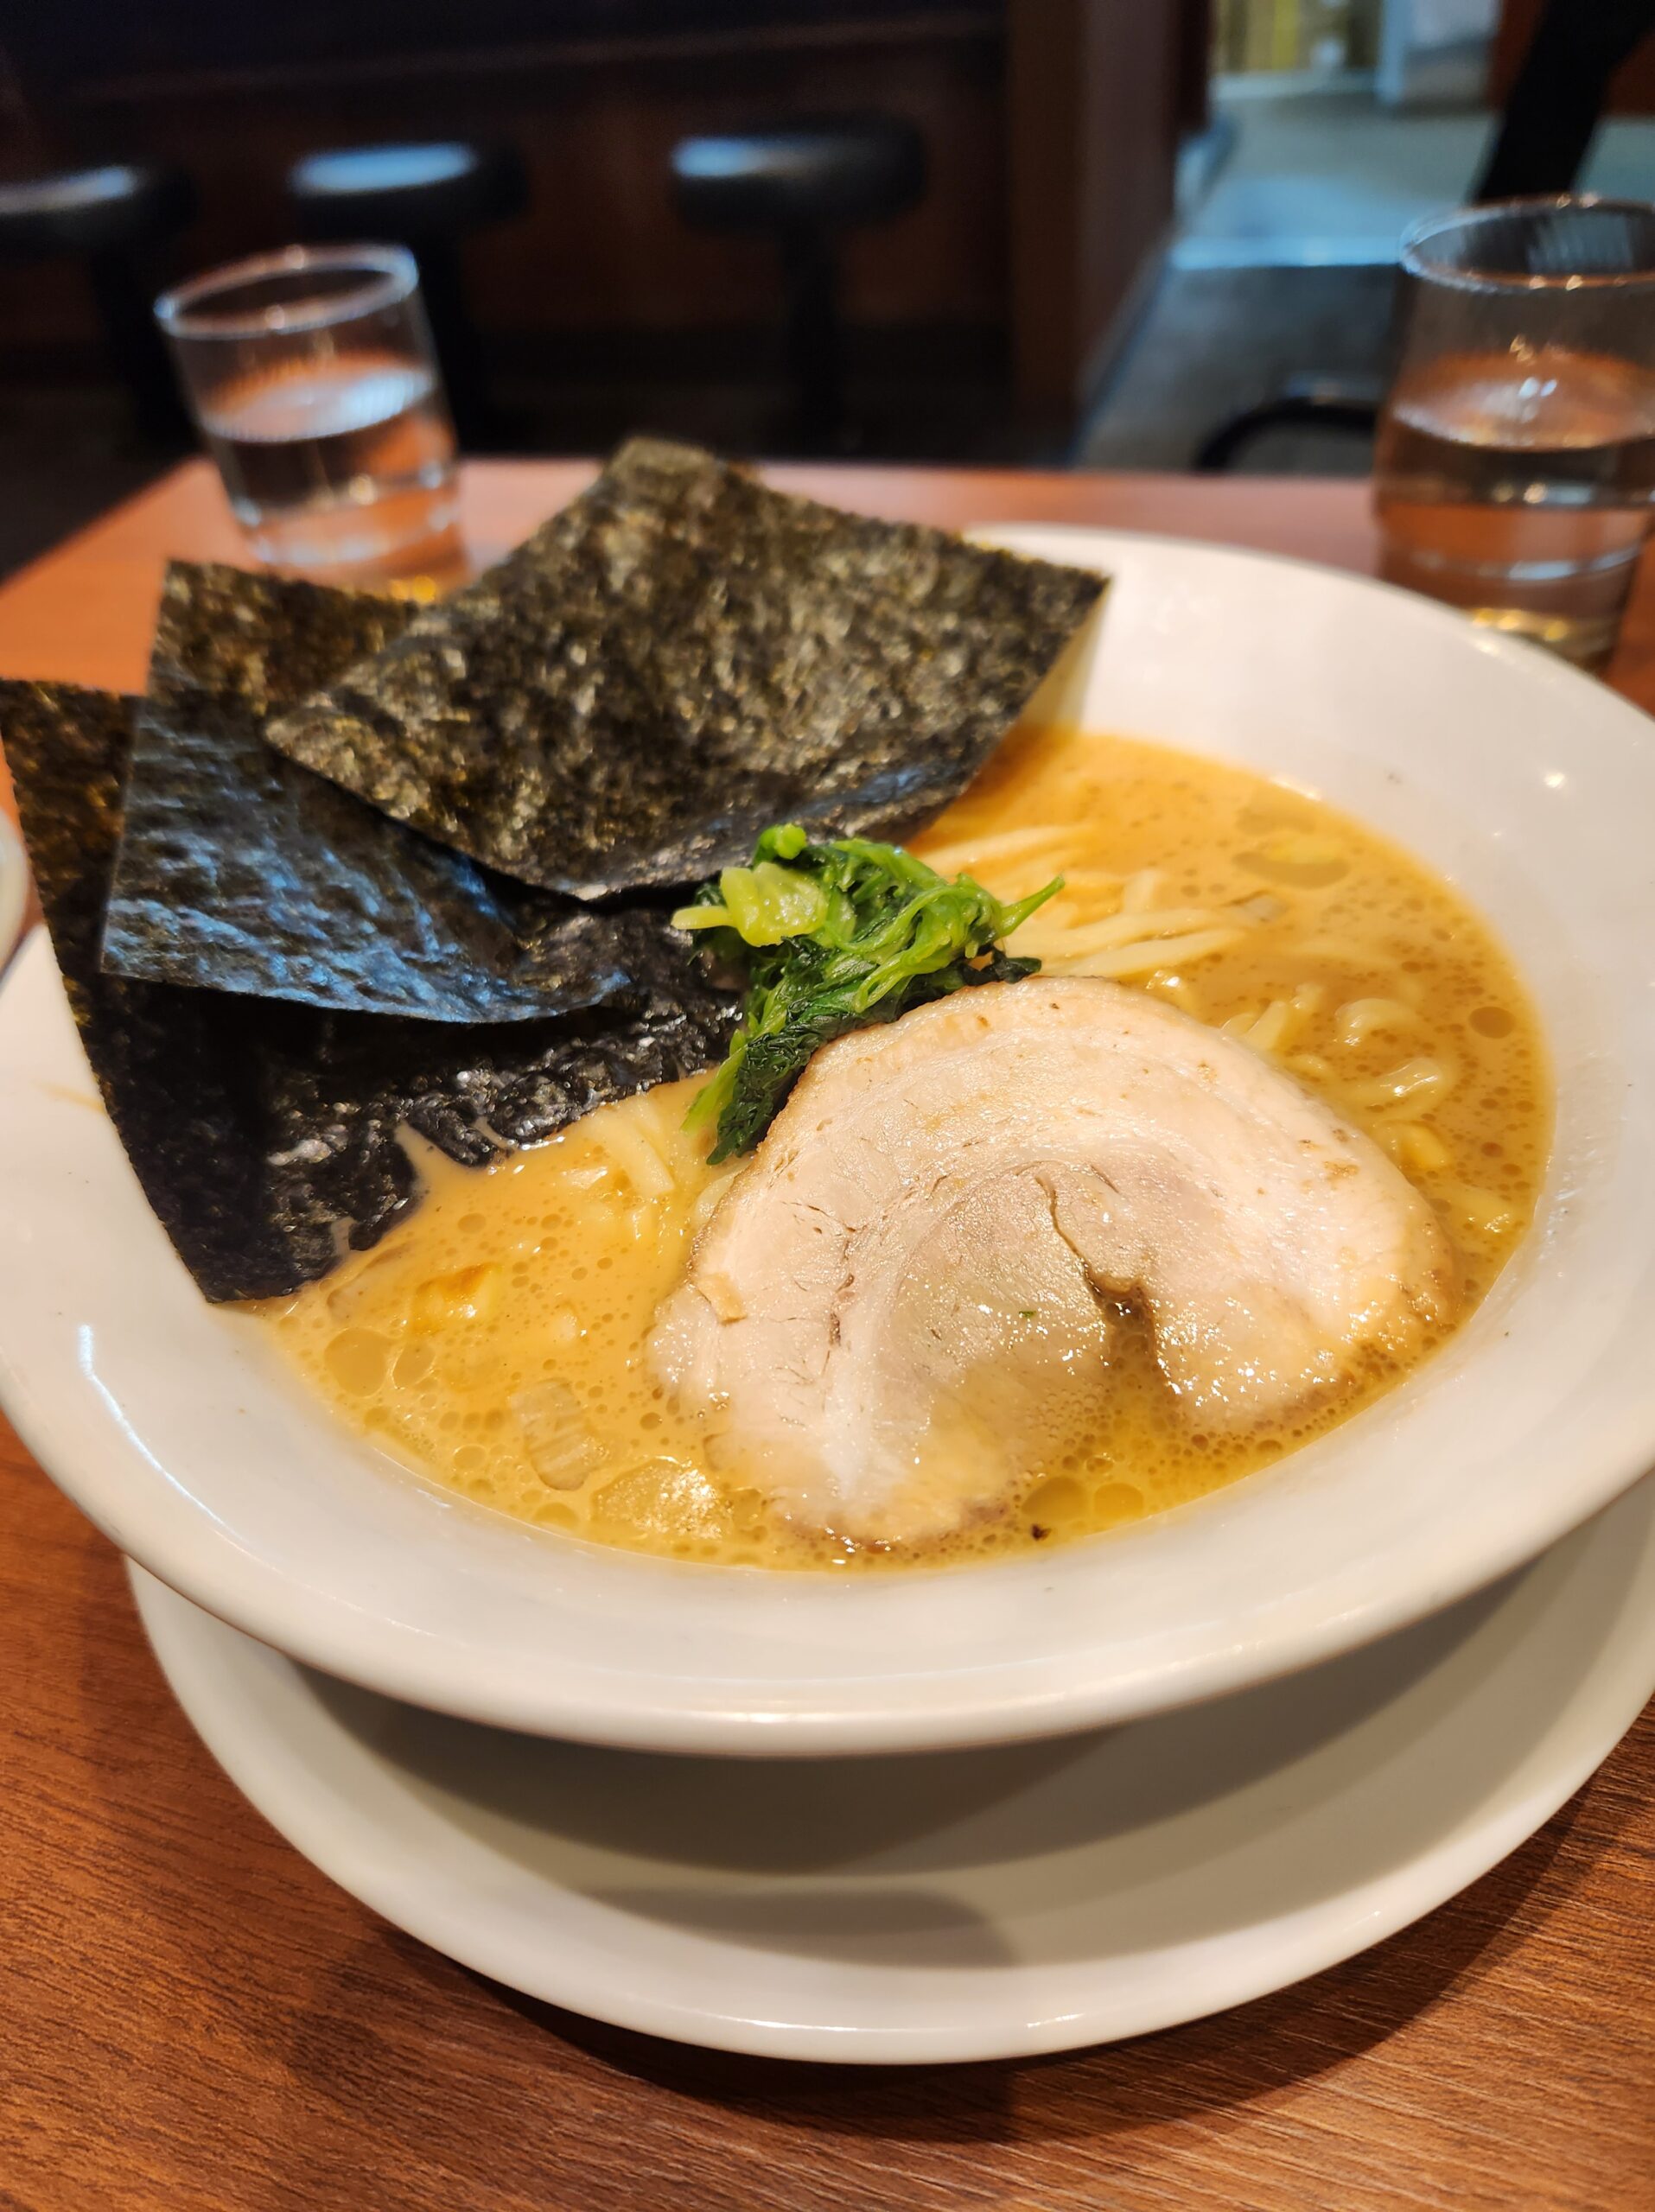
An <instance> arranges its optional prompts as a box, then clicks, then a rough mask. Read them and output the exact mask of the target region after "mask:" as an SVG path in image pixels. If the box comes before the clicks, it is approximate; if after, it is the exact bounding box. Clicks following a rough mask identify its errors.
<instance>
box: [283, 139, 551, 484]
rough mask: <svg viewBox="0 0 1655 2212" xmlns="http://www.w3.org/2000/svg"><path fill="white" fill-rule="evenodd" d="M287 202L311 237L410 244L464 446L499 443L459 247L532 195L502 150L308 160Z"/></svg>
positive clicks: (417, 149)
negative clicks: (468, 233)
mask: <svg viewBox="0 0 1655 2212" xmlns="http://www.w3.org/2000/svg"><path fill="white" fill-rule="evenodd" d="M287 189H288V197H289V199H290V200H291V201H292V203H293V206H294V209H295V211H296V214H297V217H298V221H299V226H300V228H301V231H302V233H303V235H304V236H305V237H306V238H310V239H314V240H324V239H334V240H341V239H343V240H349V241H351V242H353V243H357V244H360V243H362V242H364V241H368V240H372V241H373V242H374V243H376V244H377V243H379V242H382V241H388V242H390V243H391V244H392V245H405V246H407V247H409V249H410V250H411V251H412V253H413V256H414V258H415V259H416V261H417V262H418V264H419V281H420V289H421V291H422V292H423V295H424V299H425V312H426V315H427V316H428V318H429V319H430V326H431V338H432V341H433V343H434V344H435V346H436V355H437V359H438V361H439V362H440V363H441V365H442V378H443V382H444V383H445V384H446V385H447V387H448V394H449V406H450V408H451V409H452V410H453V413H454V423H455V431H456V432H457V434H458V435H459V439H460V442H461V445H463V446H467V447H471V448H476V447H480V446H487V445H488V444H490V443H492V442H493V430H494V423H493V410H492V409H491V407H490V404H489V400H488V386H487V374H486V370H485V364H484V361H483V358H482V348H481V346H480V344H479V342H478V339H477V332H476V327H475V325H474V323H473V321H472V319H471V316H470V315H469V313H468V310H467V307H466V300H465V289H464V285H463V283H462V282H461V268H460V243H461V239H462V238H464V237H465V235H466V234H467V232H470V231H474V230H479V229H481V228H482V227H483V226H485V225H486V224H489V223H497V222H501V221H504V220H506V219H507V218H508V217H510V216H512V215H516V214H519V213H521V212H522V210H523V208H524V207H525V205H526V204H527V200H528V194H527V190H526V188H525V181H524V176H523V169H522V165H521V163H520V162H519V160H518V158H517V156H516V155H515V154H514V153H512V151H511V150H510V149H508V148H506V147H500V146H496V147H483V146H473V145H468V144H466V143H463V142H461V141H458V140H456V141H453V142H451V143H440V144H433V145H429V146H352V147H345V148H341V149H336V150H334V151H330V152H326V153H318V154H307V155H306V156H305V157H304V159H303V160H302V161H301V162H295V164H294V165H293V167H292V168H290V170H289V172H288V178H287Z"/></svg>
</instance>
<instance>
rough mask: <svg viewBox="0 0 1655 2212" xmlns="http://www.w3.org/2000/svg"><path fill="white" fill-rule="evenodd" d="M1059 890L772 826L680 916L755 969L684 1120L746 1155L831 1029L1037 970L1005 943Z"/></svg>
mask: <svg viewBox="0 0 1655 2212" xmlns="http://www.w3.org/2000/svg"><path fill="white" fill-rule="evenodd" d="M1062 887H1063V879H1062V877H1061V876H1058V877H1056V878H1054V879H1053V881H1052V882H1050V883H1048V884H1047V885H1046V886H1045V887H1044V888H1043V889H1041V890H1040V891H1036V892H1034V893H1031V894H1030V896H1029V897H1028V898H1027V899H1017V900H1016V901H1015V904H1012V905H1010V906H1006V905H1003V904H1002V902H1001V901H1000V900H999V899H996V898H995V896H994V895H993V893H991V892H988V891H985V890H984V889H983V886H982V885H981V884H980V883H977V882H974V881H973V880H972V879H971V877H970V876H969V875H957V876H956V877H955V878H954V879H953V880H952V882H949V881H948V880H946V879H945V877H943V876H940V875H939V874H937V871H936V870H935V868H927V867H926V863H925V862H924V861H920V860H915V859H914V857H913V854H912V853H905V852H904V851H903V850H902V849H901V846H900V845H879V844H875V843H873V842H870V841H869V839H868V838H866V837H832V838H829V839H828V840H826V841H825V842H824V843H822V844H819V845H817V844H812V843H811V842H810V841H809V840H808V839H807V837H806V836H805V832H804V831H803V830H802V829H800V828H799V825H798V823H784V824H783V825H781V826H780V828H777V829H767V830H766V831H765V832H764V835H763V836H761V838H760V839H759V842H758V843H757V845H756V846H755V847H754V852H753V861H752V865H751V866H750V867H748V868H725V869H724V871H723V873H722V874H721V875H720V876H719V877H718V878H717V880H716V882H712V883H706V884H703V886H702V887H701V890H700V892H699V893H698V894H697V899H696V903H695V905H694V906H681V907H680V908H679V909H678V912H677V913H676V914H674V915H673V917H672V919H673V921H674V922H675V923H676V924H677V925H678V928H679V929H684V930H695V931H707V932H708V934H709V941H710V944H712V945H713V946H714V947H715V949H716V950H717V951H718V953H719V954H720V955H721V957H723V958H724V959H726V960H735V961H739V962H740V963H741V964H742V966H743V967H745V969H746V971H747V978H748V992H747V1000H746V1003H745V1005H744V1007H743V1009H742V1026H741V1027H740V1029H738V1030H737V1031H736V1033H735V1037H734V1039H732V1040H731V1044H730V1048H729V1057H728V1058H726V1059H725V1061H724V1062H723V1065H722V1066H721V1067H719V1068H718V1069H717V1070H716V1072H715V1073H714V1075H713V1077H712V1078H711V1080H710V1082H709V1083H708V1084H706V1086H705V1088H704V1089H703V1090H702V1091H701V1092H700V1093H699V1094H698V1095H697V1099H696V1103H695V1104H694V1105H693V1106H692V1107H691V1109H690V1114H689V1119H688V1122H687V1123H686V1126H698V1125H703V1124H705V1123H706V1122H716V1125H717V1130H718V1136H717V1141H716V1144H715V1145H714V1147H713V1150H712V1154H711V1156H712V1158H713V1159H714V1160H728V1159H729V1158H730V1157H731V1155H732V1154H735V1153H741V1152H750V1151H751V1150H752V1149H753V1147H754V1145H755V1144H757V1142H758V1141H759V1139H760V1138H761V1136H762V1135H764V1133H765V1131H766V1130H767V1128H769V1126H770V1124H771V1122H773V1120H774V1119H775V1116H776V1115H777V1114H778V1113H779V1112H780V1109H781V1106H782V1103H783V1102H784V1100H785V1099H786V1096H787V1094H788V1092H789V1091H790V1090H792V1087H793V1085H794V1084H795V1083H797V1082H798V1080H799V1077H800V1076H801V1075H802V1074H803V1073H804V1071H805V1065H806V1063H807V1062H808V1061H809V1059H810V1058H811V1055H812V1053H813V1052H816V1051H817V1050H818V1048H819V1047H820V1046H823V1045H825V1044H828V1043H829V1042H831V1039H833V1038H835V1037H843V1035H844V1034H845V1033H846V1031H847V1030H851V1029H861V1028H863V1027H866V1026H867V1025H868V1024H869V1023H870V1022H875V1021H894V1020H895V1019H896V1017H897V1015H898V1014H906V1013H907V1010H908V1008H909V1007H915V1006H921V1005H923V1004H924V1003H925V1002H926V1000H928V999H939V998H943V997H945V996H946V995H947V994H948V993H949V992H950V991H957V990H959V989H961V988H963V987H964V986H965V985H967V984H971V983H1000V982H1012V981H1014V980H1015V978H1016V977H1017V976H1028V975H1032V974H1033V973H1034V970H1035V969H1037V968H1038V967H1039V966H1040V963H1039V961H1038V960H1016V959H1013V958H1012V957H1010V956H1009V954H1008V953H1006V952H1004V951H1003V950H1001V945H1002V941H1003V939H1004V938H1008V937H1009V936H1010V935H1011V933H1012V931H1014V930H1015V929H1016V928H1017V926H1018V925H1019V924H1020V923H1022V922H1024V921H1027V919H1028V917H1029V915H1030V914H1032V913H1033V912H1034V909H1035V908H1036V907H1037V906H1044V905H1045V903H1046V901H1047V899H1050V898H1051V897H1052V896H1053V894H1054V893H1056V892H1059V891H1060V890H1061V889H1062Z"/></svg>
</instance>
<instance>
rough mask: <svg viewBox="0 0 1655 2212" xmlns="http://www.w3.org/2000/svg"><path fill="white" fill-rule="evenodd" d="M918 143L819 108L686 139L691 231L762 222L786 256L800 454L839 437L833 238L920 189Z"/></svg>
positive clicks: (905, 130) (909, 129)
mask: <svg viewBox="0 0 1655 2212" xmlns="http://www.w3.org/2000/svg"><path fill="white" fill-rule="evenodd" d="M925 187H926V149H925V141H924V139H923V138H922V137H920V133H919V131H918V130H915V128H914V126H913V124H911V123H905V122H903V121H902V120H901V118H900V117H897V116H894V115H844V116H815V117H811V118H798V119H795V120H794V121H792V122H789V123H786V124H777V125H776V126H775V127H774V128H763V129H754V130H741V131H733V132H729V133H724V134H709V135H708V136H706V137H697V138H684V139H681V140H680V141H679V143H678V145H676V146H675V147H674V148H673V149H672V188H673V195H674V198H675V200H676V201H677V203H678V213H679V214H680V215H681V216H682V217H683V218H684V221H685V222H686V223H688V224H689V225H691V227H692V228H694V229H697V230H704V231H767V232H769V233H770V235H771V236H772V237H773V238H774V240H775V243H776V246H777V248H778V250H779V251H780V257H781V274H782V283H783V288H784V290H785V294H786V311H787V356H788V360H789V363H790V365H791V367H792V377H793V387H794V391H795V395H796V411H795V425H794V434H795V437H796V439H797V442H798V444H799V447H800V448H802V449H803V450H804V451H805V452H807V453H814V452H823V451H828V450H831V448H834V447H835V446H836V445H838V444H840V443H841V442H843V417H844V391H843V382H844V379H843V370H842V367H841V355H842V352H843V342H842V334H841V331H840V328H839V314H838V305H837V295H838V282H839V272H838V268H837V261H836V258H835V253H834V241H835V238H836V236H837V233H838V232H841V231H846V230H850V229H852V228H854V227H855V226H857V225H859V224H864V223H884V222H888V221H890V219H892V217H893V216H896V215H901V214H903V213H906V211H907V209H908V208H910V207H913V205H914V203H915V202H916V201H917V200H920V198H921V196H922V195H923V194H924V192H925Z"/></svg>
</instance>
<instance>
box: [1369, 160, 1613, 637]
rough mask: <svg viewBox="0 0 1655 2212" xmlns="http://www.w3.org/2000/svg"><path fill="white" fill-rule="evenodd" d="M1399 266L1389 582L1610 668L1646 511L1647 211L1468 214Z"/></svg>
mask: <svg viewBox="0 0 1655 2212" xmlns="http://www.w3.org/2000/svg"><path fill="white" fill-rule="evenodd" d="M1402 266H1403V287H1404V295H1403V301H1402V306H1403V309H1404V321H1403V327H1402V353H1401V360H1400V364H1399V365H1398V369H1397V378H1396V382H1395V384H1394V385H1392V387H1391V394H1390V397H1389V398H1388V399H1387V400H1386V402H1385V405H1384V413H1383V415H1382V416H1381V418H1380V423H1379V435H1378V445H1377V447H1376V448H1375V453H1374V504H1375V511H1376V513H1377V515H1378V523H1379V531H1380V537H1381V540H1382V548H1383V552H1382V573H1383V574H1384V575H1386V576H1387V577H1389V578H1390V580H1391V582H1393V583H1401V584H1409V585H1411V586H1412V587H1413V588H1414V589H1415V590H1416V591H1423V592H1428V593H1429V594H1430V595H1431V596H1432V597H1433V598H1435V599H1442V600H1447V601H1449V603H1450V604H1451V605H1453V606H1455V607H1464V608H1465V609H1466V610H1467V613H1470V614H1471V615H1472V616H1473V618H1474V620H1477V621H1479V622H1481V623H1485V624H1487V625H1489V626H1492V627H1493V628H1495V629H1499V630H1505V631H1510V632H1514V633H1516V634H1517V635H1518V636H1521V637H1525V638H1531V639H1534V640H1535V641H1536V642H1537V644H1540V645H1549V646H1550V647H1551V649H1552V650H1553V651H1554V652H1559V653H1562V654H1563V655H1564V656H1565V658H1568V659H1569V660H1572V661H1575V663H1577V664H1579V665H1580V666H1582V667H1583V668H1590V669H1601V667H1602V666H1603V665H1604V664H1605V662H1607V659H1608V658H1609V656H1610V654H1611V653H1612V652H1613V651H1614V642H1615V636H1616V632H1618V630H1619V628H1620V618H1621V615H1622V614H1623V613H1624V612H1625V610H1626V595H1627V593H1628V591H1629V590H1630V588H1631V586H1632V581H1633V575H1634V573H1635V571H1636V569H1637V566H1638V560H1639V553H1640V552H1641V550H1642V548H1643V544H1644V541H1645V535H1646V533H1647V531H1648V529H1649V524H1650V518H1651V512H1652V502H1655V207H1645V206H1644V205H1643V204H1642V203H1641V202H1639V201H1636V200H1601V199H1596V198H1592V197H1588V196H1582V197H1579V198H1563V199H1555V200H1506V201H1505V202H1503V203H1500V204H1497V205H1494V206H1492V207H1473V208H1463V209H1461V210H1460V211H1459V212H1458V213H1454V214H1450V215H1443V216H1439V217H1435V218H1434V219H1431V220H1429V221H1428V222H1425V223H1422V224H1421V225H1419V226H1418V227H1417V228H1416V229H1415V230H1413V231H1412V232H1410V234H1409V235H1408V237H1407V238H1405V239H1404V244H1403V253H1402Z"/></svg>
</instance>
